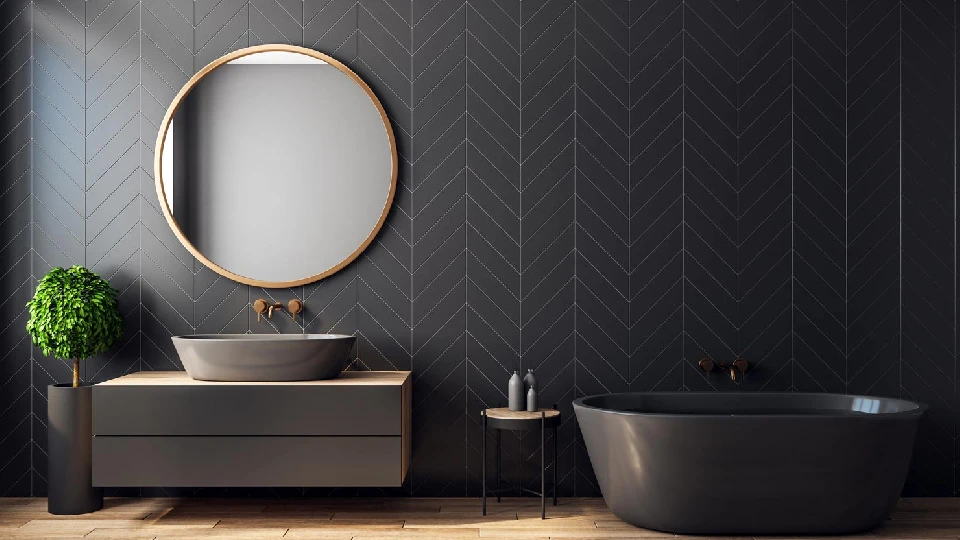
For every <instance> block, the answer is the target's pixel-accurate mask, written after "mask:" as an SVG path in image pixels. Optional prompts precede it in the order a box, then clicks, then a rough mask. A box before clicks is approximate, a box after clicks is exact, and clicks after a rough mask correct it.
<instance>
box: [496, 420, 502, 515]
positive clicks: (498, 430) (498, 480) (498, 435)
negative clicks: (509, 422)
mask: <svg viewBox="0 0 960 540" xmlns="http://www.w3.org/2000/svg"><path fill="white" fill-rule="evenodd" d="M501 453H502V452H501V450H500V429H499V428H498V429H497V502H500V465H501V464H502V459H501V458H500V454H501Z"/></svg>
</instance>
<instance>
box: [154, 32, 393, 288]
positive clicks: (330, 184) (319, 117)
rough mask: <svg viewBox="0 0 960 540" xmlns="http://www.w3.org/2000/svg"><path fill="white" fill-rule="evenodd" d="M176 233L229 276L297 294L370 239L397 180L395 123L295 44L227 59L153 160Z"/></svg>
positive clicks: (171, 125) (350, 81) (324, 61)
mask: <svg viewBox="0 0 960 540" xmlns="http://www.w3.org/2000/svg"><path fill="white" fill-rule="evenodd" d="M155 172H156V182H157V194H158V195H159V197H160V206H161V208H162V209H163V212H164V215H165V216H166V218H167V221H168V223H169V224H170V227H171V228H172V229H173V231H174V233H175V234H176V235H177V237H178V238H179V239H180V242H181V243H183V245H184V246H185V247H186V248H187V250H189V251H190V252H191V253H192V254H193V256H194V257H196V258H197V259H198V260H200V261H201V262H202V263H203V264H205V265H206V266H207V267H209V268H210V269H211V270H213V271H215V272H217V273H219V274H221V275H223V276H225V277H228V278H230V279H233V280H236V281H239V282H241V283H246V284H248V285H257V286H260V287H292V286H296V285H303V284H305V283H310V282H312V281H316V280H318V279H321V278H324V277H326V276H328V275H330V274H333V273H334V272H336V271H338V270H340V269H341V268H343V267H344V266H346V265H347V264H349V263H350V262H351V261H353V260H354V259H356V258H357V257H358V256H359V255H360V253H361V252H362V251H363V250H364V249H365V248H366V247H367V246H368V245H369V244H370V242H372V241H373V238H374V237H375V236H376V234H377V232H378V231H379V230H380V227H381V226H382V225H383V222H384V220H385V219H386V216H387V212H388V211H389V210H390V204H391V203H392V202H393V195H394V192H395V190H396V182H397V150H396V144H395V141H394V137H393V130H392V129H391V128H390V123H389V120H388V119H387V115H386V112H385V111H384V110H383V106H382V105H381V104H380V102H379V101H378V100H377V98H376V96H374V95H373V92H372V91H371V90H370V87H368V86H367V85H366V84H365V83H364V82H363V81H362V80H361V79H360V78H359V77H358V76H357V75H356V74H355V73H353V72H352V71H350V69H349V68H347V67H346V66H344V65H343V64H341V63H340V62H338V61H336V60H334V59H333V58H330V57H329V56H326V55H324V54H321V53H318V52H316V51H313V50H310V49H305V48H302V47H295V46H290V45H260V46H257V47H249V48H246V49H241V50H239V51H235V52H232V53H230V54H227V55H225V56H223V57H221V58H220V59H218V60H216V61H215V62H213V63H211V64H210V65H208V66H206V67H205V68H203V69H202V70H200V72H199V73H197V74H196V75H194V76H193V78H191V79H190V81H189V82H187V84H186V85H185V86H184V87H183V89H182V90H180V92H179V93H178V94H177V97H176V99H175V100H174V101H173V104H171V105H170V108H169V109H168V110H167V114H166V116H164V119H163V124H161V126H160V134H159V136H158V138H157V151H156V158H155Z"/></svg>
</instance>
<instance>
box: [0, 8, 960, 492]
mask: <svg viewBox="0 0 960 540" xmlns="http://www.w3.org/2000/svg"><path fill="white" fill-rule="evenodd" d="M955 20H956V5H955V2H953V1H951V0H923V1H917V2H905V1H902V0H873V1H872V2H854V1H850V0H847V1H844V0H836V1H829V2H828V1H823V2H800V1H797V0H740V1H736V0H713V1H709V2H708V1H702V2H701V1H690V0H524V1H522V2H520V1H519V0H112V1H111V0H86V1H83V0H6V1H3V2H0V68H2V73H3V77H2V78H0V96H2V99H3V103H2V106H0V127H2V129H0V152H2V153H0V157H2V159H0V179H2V183H3V186H2V189H0V202H2V205H3V209H4V210H5V211H4V214H3V217H2V218H0V219H2V221H0V224H2V226H0V229H2V233H3V242H2V243H0V249H2V254H3V259H2V260H3V263H4V266H3V273H2V274H0V288H2V293H3V294H2V297H0V312H2V315H3V321H4V322H3V325H2V326H0V338H2V343H3V345H4V347H3V349H2V351H0V373H2V375H3V377H2V378H0V388H2V391H0V495H31V494H32V495H43V494H45V493H46V479H45V475H46V423H45V422H46V418H45V416H46V415H45V411H46V398H45V394H46V390H45V389H46V387H47V385H48V384H51V383H55V382H62V381H67V380H69V376H70V367H69V365H68V364H67V363H65V362H62V361H60V360H57V359H52V358H45V357H43V356H42V354H40V352H39V351H38V350H35V349H34V348H32V347H31V346H30V342H29V339H28V338H27V336H26V334H25V331H24V324H25V322H26V312H25V310H24V308H23V306H24V303H25V302H26V301H27V299H28V298H29V297H30V295H31V294H32V291H33V289H34V288H35V284H36V280H37V279H39V278H40V277H42V276H43V275H44V274H45V273H46V272H47V271H48V270H49V268H51V267H53V266H65V265H71V264H85V265H87V266H89V267H91V268H93V269H94V270H95V271H97V272H98V273H100V274H101V275H103V276H105V277H107V278H108V279H109V280H110V281H111V282H112V283H113V284H114V286H115V287H117V288H118V289H119V290H120V292H121V295H120V299H121V309H122V312H123V315H124V317H125V321H126V337H125V338H124V340H123V341H122V342H121V343H120V344H119V345H118V346H117V347H116V348H115V350H113V351H110V352H109V353H107V354H104V355H102V356H101V357H98V358H94V359H91V360H90V361H88V362H86V363H85V365H84V373H83V377H84V379H85V380H87V381H91V382H97V381H102V380H104V379H107V378H111V377H114V376H117V375H119V374H122V373H126V372H129V371H136V370H142V369H145V370H170V369H181V367H182V366H181V365H180V362H179V360H178V358H177V355H176V352H175V351H174V350H173V347H172V345H171V343H170V336H172V335H180V334H190V333H225V332H258V333H259V332H265V333H274V332H276V333H290V332H341V333H349V334H355V335H356V336H357V337H358V345H357V347H356V349H355V351H354V357H353V358H352V360H351V364H350V369H377V370H393V369H404V370H413V371H414V376H415V385H414V407H415V409H414V459H413V464H412V468H411V471H410V475H409V477H408V480H407V483H406V485H405V486H403V487H402V488H400V489H397V490H329V489H319V488H308V487H305V488H303V489H292V490H257V489H242V490H209V489H203V490H196V489H184V490H169V489H162V488H160V489H143V490H119V491H117V492H116V494H121V495H140V494H145V495H158V496H164V495H184V496H191V495H200V496H204V495H220V496H224V495H226V496H265V497H283V496H305V495H307V496H324V495H330V494H339V495H376V496H384V495H424V496H429V495H450V496H463V495H471V496H476V495H479V489H480V475H481V471H482V468H483V464H482V463H481V451H482V445H483V444H487V445H488V449H491V450H492V446H493V445H494V444H495V437H494V434H493V433H489V434H486V435H484V434H482V433H481V432H480V431H481V430H480V424H479V420H480V418H479V415H478V413H479V411H480V409H482V408H484V407H489V406H497V405H503V404H504V403H505V402H506V382H507V379H508V377H509V376H510V374H511V373H512V372H513V371H514V370H521V371H522V372H525V370H526V369H528V368H533V369H535V370H536V374H537V378H538V380H539V382H540V399H541V401H542V403H543V404H546V405H552V404H556V405H557V406H558V407H559V408H560V410H561V411H562V412H563V414H564V415H565V420H564V422H563V424H562V426H561V427H560V429H559V433H558V440H557V441H556V442H557V444H558V448H559V460H558V462H557V463H555V464H554V463H552V462H550V461H548V465H550V466H555V467H556V469H557V471H558V477H559V481H560V493H561V495H564V496H567V495H596V494H598V493H599V487H598V485H597V482H596V479H595V477H594V475H593V472H592V468H591V465H590V461H589V457H588V455H587V452H586V448H585V446H584V444H583V441H582V438H581V437H580V435H579V431H578V428H577V425H576V419H575V418H574V417H573V411H572V408H571V405H570V403H571V401H572V400H573V399H575V398H576V397H579V396H583V395H589V394H595V393H604V392H623V391H697V390H705V391H715V390H716V391H736V390H741V391H742V390H749V391H810V392H824V391H826V392H849V393H869V394H880V395H892V396H902V397H905V398H909V399H916V400H920V401H923V402H925V403H928V404H930V405H931V410H930V413H929V414H928V416H927V417H926V418H925V420H924V423H923V426H922V429H921V433H920V437H919V442H918V445H917V449H916V452H915V460H914V463H913V467H912V470H911V473H910V477H909V480H908V483H907V486H906V490H905V491H906V493H908V494H912V495H932V496H944V495H957V494H960V491H958V487H960V485H958V479H960V478H958V476H960V473H958V465H960V463H958V457H957V456H958V453H960V438H958V409H960V393H958V391H957V378H956V377H957V375H956V373H957V371H956V369H957V362H956V354H957V342H956V331H957V316H956V299H957V298H956V291H957V266H956V254H957V245H956V238H957V236H956V233H957V231H956V216H957V205H956V197H955V194H956V171H957V169H956V165H957V164H956V155H957V151H958V147H957V146H956V145H957V142H956V141H957V128H956V121H955V120H956V105H955V103H956V98H957V78H956V73H957V69H958V64H957V46H958V43H957V27H956V24H955ZM261 43H291V44H297V45H303V46H306V47H312V48H314V49H316V50H319V51H322V52H325V53H327V54H331V55H333V56H334V57H336V58H338V59H339V60H341V61H343V62H345V63H346V64H347V65H349V66H350V67H351V68H352V69H354V70H355V71H356V72H357V73H359V74H360V76H361V77H362V78H363V79H364V80H365V81H367V82H368V83H369V84H370V86H371V87H372V88H373V90H374V92H375V93H376V94H377V96H378V97H379V98H380V100H381V101H382V103H383V105H384V108H385V109H386V111H387V114H388V116H389V118H390V120H391V122H392V125H393V129H394V133H395V135H396V139H397V146H398V154H399V178H398V186H397V193H396V199H395V204H394V208H393V210H392V211H391V212H390V214H389V216H388V218H387V221H386V225H385V226H384V228H383V229H382V231H381V233H380V234H379V235H378V237H377V238H376V240H375V241H374V243H373V244H372V245H371V246H370V248H369V249H367V250H366V251H365V252H364V253H363V255H362V256H361V257H360V258H359V259H357V261H355V262H354V263H352V264H351V265H349V266H348V267H347V268H345V269H344V270H343V271H341V272H339V273H338V274H336V275H334V276H331V277H329V278H327V279H325V280H323V281H321V282H318V283H314V284H310V285H307V286H303V287H294V288H290V289H279V290H272V289H263V288H258V287H248V286H245V285H238V284H236V283H233V282H231V281H229V280H226V279H224V278H221V277H219V276H218V275H217V274H215V273H213V272H211V271H209V270H208V269H206V268H205V267H204V266H203V265H202V264H200V263H198V262H197V261H196V260H194V259H193V257H192V256H191V255H190V254H189V252H187V251H186V250H185V249H184V248H183V247H182V246H181V245H180V243H179V242H178V241H177V239H176V238H175V236H174V235H173V233H172V232H171V231H170V229H169V227H168V226H167V224H166V221H165V219H164V218H163V214H162V212H161V210H160V206H159V204H158V201H157V200H156V195H155V190H154V178H153V159H154V155H153V152H154V144H155V140H156V133H157V130H158V129H159V125H160V123H161V121H162V117H163V114H164V112H165V110H166V107H167V106H168V104H169V103H170V102H171V100H172V99H173V97H174V95H175V94H176V92H177V91H178V90H179V88H180V87H181V86H182V85H183V84H184V83H185V82H186V81H187V80H188V79H189V77H191V76H192V75H193V74H194V73H196V72H197V71H198V70H200V69H201V68H202V67H203V66H204V65H206V64H207V63H208V62H210V61H212V60H214V59H216V58H217V57H219V56H220V55H222V54H224V53H225V52H228V51H231V50H236V49H238V48H242V47H246V46H249V45H256V44H261ZM257 298H266V299H268V300H271V301H280V302H286V301H287V300H289V299H291V298H299V299H302V300H303V301H304V303H305V305H306V311H305V312H304V313H303V315H302V317H300V318H298V320H297V321H296V322H295V321H294V320H293V319H291V318H290V317H288V316H286V315H283V316H280V317H274V318H273V319H271V320H269V321H264V322H258V321H257V319H256V315H255V314H253V313H252V311H251V309H250V303H251V302H252V301H253V300H256V299H257ZM703 357H710V358H713V359H714V360H716V361H731V360H733V359H734V358H737V357H743V358H745V359H747V360H748V361H749V362H750V363H751V365H752V366H753V369H752V370H751V371H750V372H748V374H747V376H746V377H745V378H744V379H743V380H742V381H739V382H734V381H731V380H730V379H729V378H728V377H724V376H722V375H719V374H713V375H708V374H705V373H703V372H702V371H701V370H700V369H699V368H698V367H697V363H698V361H699V360H700V359H701V358H703ZM537 439H538V438H537V437H536V436H535V435H533V434H523V433H504V434H503V439H502V444H503V448H504V471H503V480H504V481H508V482H513V483H515V482H517V481H520V482H521V483H523V484H526V485H527V486H528V487H534V488H539V480H540V478H539V461H540V453H539V452H540V446H539V440H537ZM552 443H553V440H552V439H548V440H547V445H548V447H549V446H550V445H551V444H552ZM548 456H549V453H548ZM488 459H489V460H490V461H489V462H488V463H487V465H488V468H487V470H488V474H491V475H492V472H491V471H492V470H493V465H494V462H493V458H492V452H491V455H488ZM549 459H551V458H549V457H548V460H549ZM548 474H549V473H548Z"/></svg>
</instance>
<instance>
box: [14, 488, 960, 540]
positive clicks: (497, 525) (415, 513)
mask: <svg viewBox="0 0 960 540" xmlns="http://www.w3.org/2000/svg"><path fill="white" fill-rule="evenodd" d="M46 509H47V501H46V499H15V498H0V538H10V539H15V538H113V539H123V540H140V539H143V540H153V539H157V540H162V539H177V540H187V539H208V538H210V539H212V538H220V539H260V538H262V539H269V538H293V539H324V540H400V539H404V538H406V539H410V540H440V539H452V540H457V539H460V538H484V539H493V540H509V539H516V540H538V539H549V538H567V539H583V540H586V539H603V538H621V539H622V538H675V537H676V536H674V535H671V534H665V533H661V532H656V531H648V530H645V529H639V528H637V527H633V526H631V525H629V524H627V523H624V522H623V521H620V520H619V519H617V518H616V516H614V515H613V514H612V513H611V512H610V510H609V509H607V507H606V505H605V504H604V503H603V499H594V498H581V499H560V506H556V507H554V506H549V503H548V506H547V519H545V520H541V519H540V500H539V499H534V498H505V499H504V500H503V502H501V503H497V502H496V500H495V499H488V506H487V515H486V516H481V515H480V500H479V499H467V498H462V499H399V498H398V499H315V500H284V499H271V500H252V499H119V498H118V499H107V500H106V502H105V504H104V508H103V510H100V511H99V512H95V513H93V514H87V515H83V516H54V515H51V514H48V513H47V511H46ZM878 537H879V538H891V539H904V540H907V539H909V540H926V539H937V540H940V539H952V540H960V499H903V500H901V501H900V503H899V505H898V507H897V511H896V512H895V513H894V515H893V516H892V517H891V519H890V520H889V521H888V522H887V523H886V524H885V525H884V526H883V527H880V528H879V529H877V530H875V531H872V532H870V533H865V534H862V535H857V536H856V538H878ZM695 538H701V539H706V538H709V537H703V536H700V537H695ZM723 538H728V539H729V538H731V537H723ZM778 538H779V540H786V539H785V538H784V537H778ZM820 538H823V537H820ZM847 538H853V537H847Z"/></svg>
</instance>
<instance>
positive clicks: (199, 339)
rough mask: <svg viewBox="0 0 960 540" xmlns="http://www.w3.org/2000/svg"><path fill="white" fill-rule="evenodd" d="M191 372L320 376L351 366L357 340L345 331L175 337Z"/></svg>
mask: <svg viewBox="0 0 960 540" xmlns="http://www.w3.org/2000/svg"><path fill="white" fill-rule="evenodd" d="M171 339H173V345H174V347H176V348H177V354H178V355H180V361H181V362H183V367H184V368H185V369H186V370H187V375H190V377H192V378H194V379H197V380H199V381H232V382H244V381H249V382H255V381H317V380H322V379H332V378H334V377H336V376H338V375H340V372H341V371H343V368H344V367H346V364H347V358H348V355H349V354H350V349H351V348H353V344H354V342H355V341H356V340H357V338H356V337H354V336H348V335H344V334H271V335H260V334H196V335H192V336H174V337H173V338H171Z"/></svg>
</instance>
